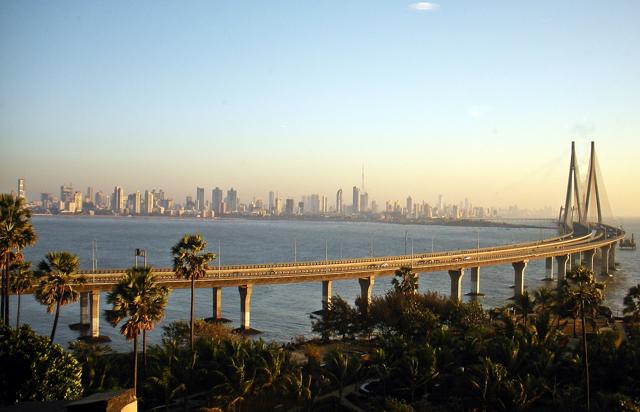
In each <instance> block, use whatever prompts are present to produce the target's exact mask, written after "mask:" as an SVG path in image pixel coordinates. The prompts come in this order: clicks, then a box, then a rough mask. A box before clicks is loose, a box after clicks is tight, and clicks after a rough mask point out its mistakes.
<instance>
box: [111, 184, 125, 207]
mask: <svg viewBox="0 0 640 412" xmlns="http://www.w3.org/2000/svg"><path fill="white" fill-rule="evenodd" d="M124 204H125V198H124V189H123V188H122V186H116V187H115V188H114V189H113V196H112V200H111V209H112V210H113V211H114V212H115V213H122V212H123V211H124Z"/></svg>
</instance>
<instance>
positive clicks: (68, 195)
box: [60, 184, 73, 202]
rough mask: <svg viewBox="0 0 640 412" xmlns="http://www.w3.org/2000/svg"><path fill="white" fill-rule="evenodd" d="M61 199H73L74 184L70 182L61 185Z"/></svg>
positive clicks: (64, 200) (67, 200)
mask: <svg viewBox="0 0 640 412" xmlns="http://www.w3.org/2000/svg"><path fill="white" fill-rule="evenodd" d="M60 201H62V202H71V201H73V186H71V185H70V184H68V185H62V186H60Z"/></svg>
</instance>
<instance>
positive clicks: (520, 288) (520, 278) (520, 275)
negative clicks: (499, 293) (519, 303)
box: [511, 260, 529, 296]
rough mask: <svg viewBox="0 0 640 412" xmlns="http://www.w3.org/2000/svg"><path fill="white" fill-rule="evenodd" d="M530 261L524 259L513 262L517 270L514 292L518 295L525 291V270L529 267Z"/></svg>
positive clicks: (514, 268)
mask: <svg viewBox="0 0 640 412" xmlns="http://www.w3.org/2000/svg"><path fill="white" fill-rule="evenodd" d="M528 263H529V261H528V260H523V261H521V262H513V263H512V264H511V265H512V266H513V270H514V272H515V278H514V289H513V294H514V295H516V296H517V295H522V294H523V293H524V270H525V269H526V268H527V264H528Z"/></svg>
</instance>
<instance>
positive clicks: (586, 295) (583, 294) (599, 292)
mask: <svg viewBox="0 0 640 412" xmlns="http://www.w3.org/2000/svg"><path fill="white" fill-rule="evenodd" d="M567 279H569V280H571V281H573V282H575V283H576V287H573V288H571V291H570V293H571V295H572V296H574V298H575V300H576V301H577V302H579V310H580V316H581V318H582V350H583V354H584V374H585V382H586V388H587V411H588V410H590V408H591V405H590V403H591V402H590V396H591V394H590V387H589V352H588V350H587V349H588V348H587V329H586V322H585V318H586V316H585V312H586V311H587V310H589V311H590V312H591V313H593V312H594V311H595V310H596V309H597V307H598V306H599V305H600V304H601V303H602V301H603V300H604V285H603V284H600V283H598V282H596V281H595V280H594V277H593V271H591V270H590V269H588V268H586V267H584V266H582V265H580V266H578V267H577V268H575V269H574V270H572V271H571V272H569V273H567Z"/></svg>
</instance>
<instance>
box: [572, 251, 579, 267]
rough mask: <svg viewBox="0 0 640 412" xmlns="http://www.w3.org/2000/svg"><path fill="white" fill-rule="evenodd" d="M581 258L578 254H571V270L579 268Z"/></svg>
mask: <svg viewBox="0 0 640 412" xmlns="http://www.w3.org/2000/svg"><path fill="white" fill-rule="evenodd" d="M580 263H581V258H580V252H578V253H572V254H571V268H577V267H578V266H580Z"/></svg>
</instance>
